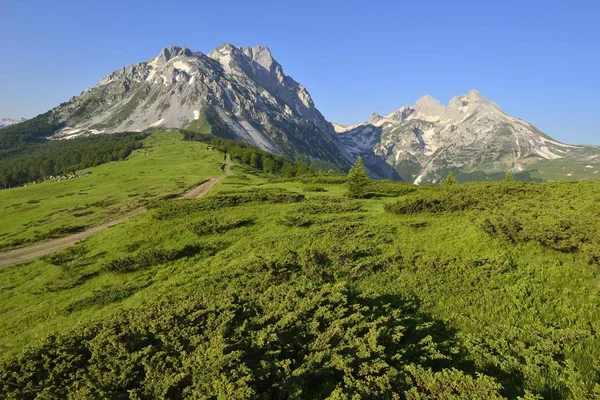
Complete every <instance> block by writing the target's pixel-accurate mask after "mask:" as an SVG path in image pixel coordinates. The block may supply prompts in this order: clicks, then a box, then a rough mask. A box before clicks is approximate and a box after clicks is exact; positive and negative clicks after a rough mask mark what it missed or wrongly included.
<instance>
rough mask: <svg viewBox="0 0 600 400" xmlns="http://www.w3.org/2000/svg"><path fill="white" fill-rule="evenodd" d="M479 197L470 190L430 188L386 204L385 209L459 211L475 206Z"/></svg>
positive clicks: (410, 211) (407, 212)
mask: <svg viewBox="0 0 600 400" xmlns="http://www.w3.org/2000/svg"><path fill="white" fill-rule="evenodd" d="M477 203H478V199H477V198H476V197H474V196H472V195H471V193H469V192H464V191H446V190H440V189H438V190H430V191H427V192H425V191H423V192H417V194H415V195H414V196H410V197H406V198H403V199H401V200H398V201H397V202H396V203H393V204H386V205H385V206H384V208H385V210H386V211H387V212H390V213H394V214H419V213H432V214H437V213H442V212H458V211H464V210H467V209H469V208H473V207H475V206H476V205H477Z"/></svg>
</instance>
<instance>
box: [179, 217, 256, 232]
mask: <svg viewBox="0 0 600 400" xmlns="http://www.w3.org/2000/svg"><path fill="white" fill-rule="evenodd" d="M251 223H252V219H250V218H236V217H231V216H226V215H220V216H209V217H205V218H202V219H201V220H198V221H195V222H192V223H191V224H189V225H188V229H189V230H190V231H192V232H193V233H195V234H196V235H198V236H203V235H211V234H216V233H224V232H227V231H229V230H231V229H234V228H238V227H241V226H245V225H249V224H251Z"/></svg>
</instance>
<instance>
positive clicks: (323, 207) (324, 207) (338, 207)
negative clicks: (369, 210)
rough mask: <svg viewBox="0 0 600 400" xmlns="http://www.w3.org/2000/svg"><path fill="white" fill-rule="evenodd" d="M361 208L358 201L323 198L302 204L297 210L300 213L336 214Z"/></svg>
mask: <svg viewBox="0 0 600 400" xmlns="http://www.w3.org/2000/svg"><path fill="white" fill-rule="evenodd" d="M338 200H339V199H338ZM360 209H361V204H360V203H359V202H356V201H349V200H346V201H344V200H342V201H331V200H330V199H325V198H323V199H313V200H311V201H307V202H305V203H304V204H302V205H300V206H299V207H298V209H297V210H298V212H299V213H300V214H334V213H346V212H354V211H360Z"/></svg>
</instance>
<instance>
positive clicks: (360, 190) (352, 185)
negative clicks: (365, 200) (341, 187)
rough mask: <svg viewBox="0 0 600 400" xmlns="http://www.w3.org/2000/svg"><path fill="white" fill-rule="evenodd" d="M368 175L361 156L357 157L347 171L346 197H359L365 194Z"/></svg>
mask: <svg viewBox="0 0 600 400" xmlns="http://www.w3.org/2000/svg"><path fill="white" fill-rule="evenodd" d="M368 184H369V175H368V174H367V171H366V170H365V165H364V164H363V162H362V158H360V157H358V158H357V159H356V162H355V163H354V165H353V166H352V168H350V172H348V197H352V198H355V199H357V198H361V197H364V196H365V195H366V191H367V185H368Z"/></svg>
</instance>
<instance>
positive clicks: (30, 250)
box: [0, 155, 231, 268]
mask: <svg viewBox="0 0 600 400" xmlns="http://www.w3.org/2000/svg"><path fill="white" fill-rule="evenodd" d="M222 170H223V172H224V173H225V176H229V175H231V159H230V158H229V155H227V158H226V159H225V164H223V167H222ZM222 179H223V176H219V177H216V178H210V179H209V180H207V181H205V182H202V183H201V184H200V185H198V186H196V187H195V188H193V189H191V190H189V191H187V192H186V193H184V194H183V195H181V197H179V198H178V199H179V200H189V199H198V198H200V197H202V196H204V195H206V194H207V193H208V192H210V190H211V189H212V188H213V187H215V185H216V184H217V183H219V182H220V181H221V180H222ZM146 211H148V210H147V209H146V207H141V208H138V209H136V210H133V211H131V212H129V213H127V214H124V215H121V216H120V217H118V218H115V219H111V220H110V221H106V222H105V223H103V224H100V225H96V226H93V227H91V228H88V229H86V230H85V231H83V232H78V233H74V234H72V235H68V236H64V237H61V238H57V239H51V240H48V241H45V242H41V243H36V244H33V245H31V246H28V247H23V248H20V249H15V250H11V251H7V252H4V253H0V268H3V267H8V266H10V265H14V264H20V263H23V262H27V261H32V260H35V259H37V258H40V257H42V256H46V255H48V254H52V253H55V252H57V251H59V250H62V249H65V248H67V247H71V246H74V245H76V244H77V243H78V242H79V241H81V240H84V239H87V238H89V237H90V236H93V235H95V234H96V233H99V232H102V231H104V230H106V229H108V228H110V227H111V226H114V225H117V224H120V223H121V222H123V221H127V220H128V219H130V218H133V217H135V216H136V215H140V214H142V213H145V212H146Z"/></svg>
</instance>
